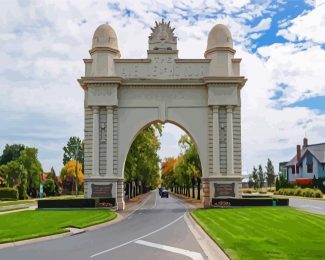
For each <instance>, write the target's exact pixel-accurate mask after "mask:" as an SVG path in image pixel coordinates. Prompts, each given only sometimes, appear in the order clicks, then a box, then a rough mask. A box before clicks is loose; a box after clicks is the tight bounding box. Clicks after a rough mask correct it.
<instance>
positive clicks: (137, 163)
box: [124, 124, 162, 197]
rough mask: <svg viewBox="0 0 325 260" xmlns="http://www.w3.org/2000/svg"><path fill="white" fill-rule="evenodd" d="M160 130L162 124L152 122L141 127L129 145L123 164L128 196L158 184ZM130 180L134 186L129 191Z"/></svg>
mask: <svg viewBox="0 0 325 260" xmlns="http://www.w3.org/2000/svg"><path fill="white" fill-rule="evenodd" d="M161 132H162V125H161V124H153V125H151V126H149V127H147V128H145V129H143V130H142V131H141V132H140V133H139V134H138V135H137V136H136V138H135V139H134V141H133V143H132V145H131V147H130V150H129V152H128V155H127V158H126V161H125V166H124V179H125V183H126V186H127V189H126V190H127V192H128V194H129V197H131V196H132V195H133V196H135V195H137V194H139V193H142V192H144V189H145V188H146V187H157V186H158V184H159V163H160V159H159V156H158V150H159V148H160V142H159V139H158V136H159V135H161ZM132 182H134V183H135V185H136V186H135V187H133V190H132V191H131V184H132ZM139 183H141V186H140V185H139ZM140 188H141V190H140Z"/></svg>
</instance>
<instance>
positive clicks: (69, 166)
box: [60, 160, 84, 186]
mask: <svg viewBox="0 0 325 260" xmlns="http://www.w3.org/2000/svg"><path fill="white" fill-rule="evenodd" d="M60 177H61V180H62V182H64V181H66V179H67V177H70V178H72V179H73V180H74V181H75V180H76V161H75V160H70V161H68V162H67V163H66V164H65V165H64V167H63V168H62V170H61V174H60ZM83 182H84V175H83V173H82V164H81V163H80V162H78V184H79V186H82V185H83Z"/></svg>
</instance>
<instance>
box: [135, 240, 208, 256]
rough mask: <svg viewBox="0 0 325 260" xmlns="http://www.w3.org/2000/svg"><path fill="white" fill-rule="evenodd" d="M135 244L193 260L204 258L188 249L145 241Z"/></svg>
mask: <svg viewBox="0 0 325 260" xmlns="http://www.w3.org/2000/svg"><path fill="white" fill-rule="evenodd" d="M134 243H137V244H140V245H144V246H149V247H154V248H158V249H161V250H165V251H169V252H173V253H176V254H180V255H185V256H188V257H190V258H191V259H193V260H203V257H202V255H201V254H200V253H198V252H194V251H190V250H186V249H182V248H177V247H172V246H166V245H162V244H157V243H152V242H148V241H143V240H137V241H135V242H134Z"/></svg>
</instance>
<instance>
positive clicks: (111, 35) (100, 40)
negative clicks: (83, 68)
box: [92, 24, 118, 50]
mask: <svg viewBox="0 0 325 260" xmlns="http://www.w3.org/2000/svg"><path fill="white" fill-rule="evenodd" d="M97 47H108V48H112V49H114V50H118V45H117V36H116V33H115V31H114V29H113V28H112V27H111V26H110V25H108V24H102V25H100V26H98V28H97V29H96V31H95V33H94V36H93V45H92V48H97Z"/></svg>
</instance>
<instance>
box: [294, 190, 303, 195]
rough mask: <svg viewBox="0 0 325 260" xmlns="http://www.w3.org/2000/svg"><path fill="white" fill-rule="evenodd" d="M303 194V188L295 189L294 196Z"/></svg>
mask: <svg viewBox="0 0 325 260" xmlns="http://www.w3.org/2000/svg"><path fill="white" fill-rule="evenodd" d="M301 194H302V189H301V188H297V189H295V192H294V196H301Z"/></svg>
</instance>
